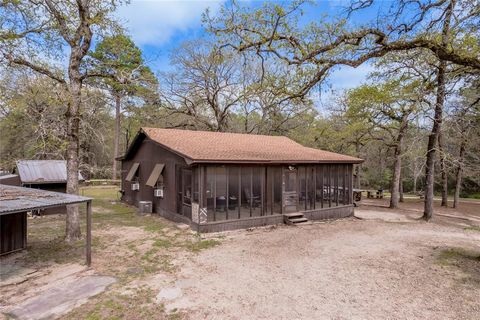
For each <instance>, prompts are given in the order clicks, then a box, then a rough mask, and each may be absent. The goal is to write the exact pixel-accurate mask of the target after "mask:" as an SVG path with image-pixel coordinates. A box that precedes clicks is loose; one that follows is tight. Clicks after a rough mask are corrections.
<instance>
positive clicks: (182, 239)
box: [18, 186, 221, 320]
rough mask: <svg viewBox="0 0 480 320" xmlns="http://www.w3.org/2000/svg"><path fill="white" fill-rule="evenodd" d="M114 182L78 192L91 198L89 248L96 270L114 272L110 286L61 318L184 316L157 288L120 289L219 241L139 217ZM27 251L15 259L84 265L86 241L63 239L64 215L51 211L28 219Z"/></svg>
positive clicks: (38, 263) (160, 220)
mask: <svg viewBox="0 0 480 320" xmlns="http://www.w3.org/2000/svg"><path fill="white" fill-rule="evenodd" d="M117 190H118V188H117V187H115V186H91V187H85V188H82V189H81V192H80V194H81V195H83V196H87V197H92V198H93V203H92V204H93V207H92V209H93V216H92V223H93V225H92V229H93V239H92V250H93V257H92V259H93V268H94V269H95V271H96V272H97V273H100V274H104V275H109V276H114V277H116V278H117V283H116V284H115V285H113V286H112V288H111V289H109V290H107V291H105V292H103V293H102V294H100V295H98V296H96V297H93V298H92V299H90V300H89V303H86V304H84V305H82V306H80V307H79V308H77V309H75V310H73V311H72V312H70V313H69V314H67V315H65V316H64V317H63V319H79V318H81V319H90V320H96V319H183V318H185V314H183V313H182V312H179V311H177V312H172V313H169V314H167V313H166V312H165V308H164V306H163V305H162V304H158V303H157V302H155V301H154V300H153V299H154V298H155V296H156V294H157V292H153V291H152V290H151V289H148V288H143V287H142V288H140V289H137V291H135V292H134V293H133V294H132V295H129V296H125V295H122V294H120V293H119V290H117V289H119V288H122V287H123V286H126V285H127V284H129V283H130V282H132V281H137V280H138V281H141V280H142V279H145V278H147V277H148V276H151V275H152V274H155V273H165V274H175V272H176V271H177V268H178V266H176V265H175V264H174V259H175V257H176V256H178V254H191V253H196V252H199V251H201V250H204V249H208V248H212V247H214V246H217V245H219V244H220V243H221V242H220V241H219V240H204V239H202V238H201V236H200V235H198V234H193V233H192V232H191V231H190V230H184V229H181V228H178V227H177V225H176V224H175V223H173V222H170V221H168V220H165V219H163V218H160V217H158V216H156V215H152V216H138V215H137V214H136V208H135V207H132V206H128V205H126V204H124V203H122V202H120V201H119V199H118V193H117ZM80 219H81V220H80V221H81V227H82V231H84V230H85V223H86V221H85V206H81V207H80ZM28 224H29V228H28V231H29V234H28V241H29V242H28V244H29V248H28V250H26V251H24V254H23V255H22V256H19V258H18V260H19V261H18V263H19V264H22V265H24V266H27V267H33V268H40V267H42V266H49V265H54V264H64V263H72V262H73V263H84V259H85V258H84V257H85V239H82V240H79V241H76V242H73V243H66V242H65V241H64V233H65V216H59V215H52V216H43V217H40V218H35V219H29V221H28Z"/></svg>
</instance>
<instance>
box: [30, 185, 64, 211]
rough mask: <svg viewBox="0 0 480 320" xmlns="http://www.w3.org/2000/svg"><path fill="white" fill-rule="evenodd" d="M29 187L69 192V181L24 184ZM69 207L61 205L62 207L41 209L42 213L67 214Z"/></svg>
mask: <svg viewBox="0 0 480 320" xmlns="http://www.w3.org/2000/svg"><path fill="white" fill-rule="evenodd" d="M23 186H24V187H27V188H34V189H41V190H47V191H53V192H62V193H66V192H67V183H39V184H25V185H23ZM66 213H67V207H66V206H60V207H53V208H47V209H43V210H40V214H43V215H49V214H66Z"/></svg>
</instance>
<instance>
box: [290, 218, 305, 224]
mask: <svg viewBox="0 0 480 320" xmlns="http://www.w3.org/2000/svg"><path fill="white" fill-rule="evenodd" d="M288 220H289V221H290V222H291V223H293V224H297V223H301V222H307V221H308V219H307V218H305V217H303V218H293V219H288Z"/></svg>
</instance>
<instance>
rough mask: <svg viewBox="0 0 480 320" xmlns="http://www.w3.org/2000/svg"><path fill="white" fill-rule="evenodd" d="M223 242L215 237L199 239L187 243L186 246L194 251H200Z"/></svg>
mask: <svg viewBox="0 0 480 320" xmlns="http://www.w3.org/2000/svg"><path fill="white" fill-rule="evenodd" d="M220 243H221V242H220V241H218V240H215V239H208V240H198V241H193V242H190V243H187V244H186V248H187V249H188V250H190V251H192V252H199V251H201V250H205V249H208V248H212V247H215V246H218V245H219V244H220Z"/></svg>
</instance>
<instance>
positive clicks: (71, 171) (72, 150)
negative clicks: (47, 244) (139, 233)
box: [65, 70, 82, 242]
mask: <svg viewBox="0 0 480 320" xmlns="http://www.w3.org/2000/svg"><path fill="white" fill-rule="evenodd" d="M77 71H78V70H77ZM69 75H70V96H71V97H70V103H69V106H68V110H67V113H66V115H65V116H66V121H67V193H69V194H78V165H79V163H78V159H79V148H80V135H79V132H80V105H81V86H82V84H81V81H80V77H79V76H78V77H77V73H76V72H75V70H69ZM81 236H82V234H81V230H80V215H79V212H78V205H69V206H67V216H66V228H65V240H66V241H67V242H71V241H76V240H78V239H80V238H81Z"/></svg>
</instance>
